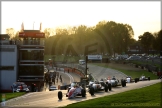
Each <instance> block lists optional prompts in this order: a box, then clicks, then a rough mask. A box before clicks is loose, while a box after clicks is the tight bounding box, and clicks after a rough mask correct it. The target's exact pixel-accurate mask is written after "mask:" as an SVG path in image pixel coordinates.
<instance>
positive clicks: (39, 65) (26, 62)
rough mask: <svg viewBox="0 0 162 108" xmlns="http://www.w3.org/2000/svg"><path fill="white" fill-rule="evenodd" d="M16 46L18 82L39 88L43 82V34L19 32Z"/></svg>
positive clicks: (38, 31)
mask: <svg viewBox="0 0 162 108" xmlns="http://www.w3.org/2000/svg"><path fill="white" fill-rule="evenodd" d="M19 38H20V44H19V46H18V51H19V54H18V67H19V69H18V77H17V78H18V81H22V82H25V83H26V84H28V85H30V84H31V83H35V84H36V85H37V87H38V89H39V88H41V87H42V86H43V81H44V47H45V46H44V38H45V33H43V32H41V24H40V30H24V25H23V23H22V30H21V32H19Z"/></svg>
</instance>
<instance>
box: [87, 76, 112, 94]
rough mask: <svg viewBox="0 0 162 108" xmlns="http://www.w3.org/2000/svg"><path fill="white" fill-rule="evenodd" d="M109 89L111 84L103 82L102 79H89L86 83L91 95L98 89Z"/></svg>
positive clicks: (106, 90)
mask: <svg viewBox="0 0 162 108" xmlns="http://www.w3.org/2000/svg"><path fill="white" fill-rule="evenodd" d="M108 89H109V91H111V84H108V82H104V80H103V79H101V80H100V81H90V82H89V85H88V91H89V93H90V94H91V95H94V92H98V91H105V92H108Z"/></svg>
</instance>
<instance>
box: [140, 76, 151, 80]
mask: <svg viewBox="0 0 162 108" xmlns="http://www.w3.org/2000/svg"><path fill="white" fill-rule="evenodd" d="M146 80H149V81H150V77H145V76H144V75H142V76H141V77H140V78H139V81H146Z"/></svg>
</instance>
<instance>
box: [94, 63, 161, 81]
mask: <svg viewBox="0 0 162 108" xmlns="http://www.w3.org/2000/svg"><path fill="white" fill-rule="evenodd" d="M96 65H98V66H102V67H105V68H112V69H116V70H118V71H120V72H122V73H124V74H126V75H128V76H131V77H132V78H139V77H140V76H141V75H142V74H143V75H145V76H146V77H148V76H150V78H151V79H157V78H158V76H157V75H155V74H153V73H151V72H148V71H147V70H139V71H134V70H133V69H132V70H124V69H121V68H119V67H117V68H114V67H111V66H109V65H105V64H104V63H100V64H99V63H97V64H96Z"/></svg>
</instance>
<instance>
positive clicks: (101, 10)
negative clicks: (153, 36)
mask: <svg viewBox="0 0 162 108" xmlns="http://www.w3.org/2000/svg"><path fill="white" fill-rule="evenodd" d="M1 5H2V13H1V15H2V18H1V22H2V27H1V31H2V33H5V30H6V28H14V29H15V30H20V28H21V23H22V22H24V27H25V29H33V26H34V29H39V26H40V22H42V28H43V29H44V28H57V27H60V26H65V25H66V26H78V25H86V26H95V25H96V24H97V23H98V22H99V21H103V20H106V21H115V22H117V23H123V24H129V25H131V26H132V28H133V30H134V32H135V38H136V39H137V37H138V36H139V35H141V34H143V32H145V31H150V32H157V31H159V30H160V29H161V28H160V26H161V25H160V24H161V16H160V15H161V13H160V10H161V4H160V2H157V1H155V2H148V1H147V2H138V1H136V2H126V1H122V2H112V1H102V2H100V1H96V2H95V1H93V2H90V1H89V2H85V1H78V2H72V1H68V2H65V1H64V2H63V1H62V2H58V1H55V2H45V1H44V2H18V1H17V2H4V1H3V2H2V3H1ZM8 7H10V9H9V8H8ZM150 7H151V8H150ZM33 22H35V23H34V24H33Z"/></svg>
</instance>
